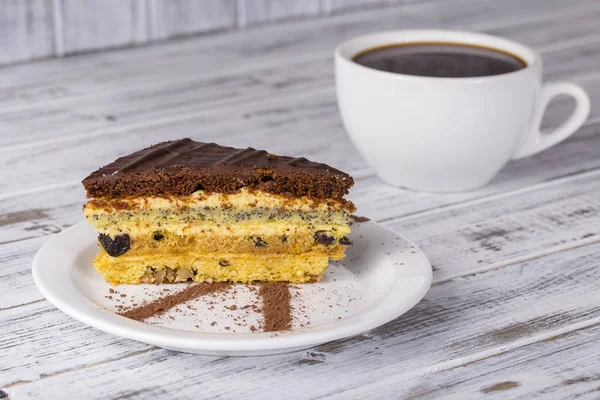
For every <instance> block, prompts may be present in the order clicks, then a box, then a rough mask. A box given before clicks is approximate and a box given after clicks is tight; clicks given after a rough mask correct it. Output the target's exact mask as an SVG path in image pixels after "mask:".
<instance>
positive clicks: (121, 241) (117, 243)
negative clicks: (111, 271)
mask: <svg viewBox="0 0 600 400" xmlns="http://www.w3.org/2000/svg"><path fill="white" fill-rule="evenodd" d="M98 241H99V242H100V244H101V245H102V247H104V250H106V252H107V253H108V255H109V256H111V257H118V256H120V255H122V254H124V253H125V252H127V250H129V248H130V247H131V240H130V239H129V235H128V234H126V233H124V234H122V235H117V236H115V238H114V239H111V237H110V236H108V235H105V234H104V233H101V234H100V235H99V236H98Z"/></svg>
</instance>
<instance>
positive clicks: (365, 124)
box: [335, 30, 590, 192]
mask: <svg viewBox="0 0 600 400" xmlns="http://www.w3.org/2000/svg"><path fill="white" fill-rule="evenodd" d="M419 42H437V43H452V44H457V43H463V44H470V45H476V46H484V47H487V48H492V49H498V50H500V51H502V52H508V53H510V54H513V55H516V56H517V57H518V58H521V59H522V60H524V61H525V62H526V63H527V66H526V67H525V68H523V69H520V70H517V71H515V72H510V73H506V74H501V75H494V76H485V77H473V78H435V77H423V76H413V75H403V74H397V73H390V72H385V71H380V70H376V69H372V68H368V67H365V66H362V65H359V64H357V63H356V62H354V61H352V59H353V57H354V56H356V55H357V54H358V53H361V52H363V51H365V50H368V49H372V48H375V47H379V46H385V45H392V44H402V43H419ZM335 74H336V87H337V99H338V104H339V108H340V112H341V115H342V120H343V122H344V125H345V127H346V130H347V131H348V134H349V135H350V138H351V140H352V142H353V143H354V145H355V146H356V147H357V149H358V150H359V152H360V153H361V155H362V156H363V157H364V158H365V159H366V161H367V162H368V163H369V164H370V165H371V166H372V167H373V168H374V170H375V172H376V173H377V175H378V176H379V177H380V178H381V179H382V180H384V181H385V182H388V183H390V184H392V185H394V186H402V187H406V188H409V189H414V190H422V191H432V192H457V191H463V190H469V189H474V188H477V187H481V186H483V185H485V184H487V183H488V182H489V181H490V180H491V179H492V178H493V177H494V176H495V175H496V173H497V172H498V171H499V170H500V169H501V168H502V167H503V166H504V165H505V164H506V163H507V162H508V161H509V160H511V159H517V158H522V157H527V156H530V155H532V154H535V153H538V152H540V151H542V150H545V149H547V148H549V147H551V146H554V145H555V144H557V143H559V142H561V141H562V140H564V139H566V138H567V137H569V136H570V135H572V134H573V133H574V132H575V131H576V130H577V129H578V128H579V127H580V126H581V125H582V124H583V123H584V121H585V119H586V118H587V116H588V114H589V110H590V101H589V98H588V96H587V94H586V93H585V92H584V91H583V89H581V88H580V87H579V86H577V85H575V84H573V83H568V82H551V83H544V84H543V83H542V58H541V57H540V55H539V54H538V53H536V52H535V51H533V50H532V49H530V48H528V47H526V46H524V45H522V44H519V43H516V42H513V41H510V40H506V39H503V38H500V37H494V36H489V35H483V34H478V33H468V32H455V31H442V30H406V31H394V32H381V33H373V34H370V35H366V36H361V37H357V38H354V39H351V40H348V41H347V42H345V43H343V44H341V45H340V46H338V48H337V49H336V50H335ZM559 94H566V95H569V96H572V97H573V98H574V99H575V101H576V103H577V104H576V108H575V110H574V112H573V113H572V115H571V116H570V117H569V118H568V119H567V120H566V121H565V122H563V123H562V124H561V125H560V126H558V127H556V128H554V129H552V130H551V131H549V132H542V131H541V128H540V123H541V120H542V116H543V114H544V111H545V109H546V106H547V105H548V103H549V102H550V100H551V99H552V98H554V97H555V96H557V95H559Z"/></svg>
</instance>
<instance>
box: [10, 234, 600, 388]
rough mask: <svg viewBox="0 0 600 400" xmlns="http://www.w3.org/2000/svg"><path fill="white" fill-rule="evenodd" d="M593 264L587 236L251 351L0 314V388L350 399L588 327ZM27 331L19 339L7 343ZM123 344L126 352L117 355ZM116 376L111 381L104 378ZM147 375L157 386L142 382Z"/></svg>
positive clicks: (57, 318)
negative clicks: (400, 304)
mask: <svg viewBox="0 0 600 400" xmlns="http://www.w3.org/2000/svg"><path fill="white" fill-rule="evenodd" d="M599 262H600V245H598V244H597V245H593V246H585V247H580V248H577V249H574V250H572V251H570V252H564V253H557V254H552V255H550V256H547V257H543V258H540V259H537V260H533V261H530V262H527V263H523V264H516V265H510V266H507V267H505V268H501V269H496V270H493V271H489V272H487V273H482V274H477V275H474V276H468V277H464V278H459V279H454V280H450V281H446V282H444V283H441V284H439V285H435V286H433V287H432V289H431V291H430V292H429V293H428V295H427V296H426V298H425V299H424V300H423V301H422V302H421V303H419V304H418V305H417V306H416V307H415V309H413V310H412V311H410V312H409V313H407V314H406V315H405V316H403V317H401V318H399V319H397V320H395V321H393V322H391V323H389V324H387V325H385V326H383V327H380V328H378V329H375V330H373V331H371V332H369V333H366V334H364V335H360V336H356V337H353V338H349V339H347V340H342V341H337V342H333V343H330V344H326V345H323V346H320V347H317V348H315V349H313V350H310V351H308V352H300V353H292V354H287V355H280V356H271V357H261V358H260V359H257V358H236V357H231V358H227V357H221V358H215V357H202V356H198V355H190V354H182V353H174V352H170V351H166V350H160V349H156V350H151V351H147V350H148V349H149V348H148V347H145V346H142V345H138V344H136V343H133V342H130V341H126V340H118V339H113V340H114V341H112V342H111V339H112V338H111V337H110V336H109V335H104V334H102V333H99V332H97V331H94V330H92V329H91V328H86V327H84V326H82V325H81V324H78V323H75V322H74V321H72V320H71V319H70V318H68V317H66V316H65V315H63V314H61V313H60V312H59V311H57V310H53V309H51V308H50V306H48V305H46V304H45V303H38V304H34V305H30V306H25V307H20V308H17V309H12V310H8V311H4V312H2V316H3V320H4V321H5V323H4V327H5V332H6V337H8V338H9V340H8V341H6V340H4V341H2V342H1V343H0V350H6V348H7V347H8V346H10V347H8V348H10V349H11V351H10V352H7V351H0V366H1V367H0V368H2V370H1V372H2V373H1V374H0V377H1V379H2V381H1V382H0V386H2V387H4V388H7V389H6V390H9V391H10V393H11V395H13V396H16V397H17V398H19V397H20V396H24V397H27V396H34V395H36V394H40V393H42V392H43V393H44V394H45V395H48V396H50V395H55V394H57V393H58V392H59V391H60V392H61V394H62V396H64V397H71V396H72V395H74V394H75V393H86V394H89V396H90V397H91V398H115V397H119V396H125V395H127V394H132V393H138V391H140V392H139V393H141V394H134V395H132V396H133V397H135V396H136V395H137V396H142V397H146V398H147V397H153V396H158V395H160V394H166V393H172V394H177V395H178V396H181V397H182V398H186V397H192V396H197V395H198V393H202V394H203V396H205V397H214V396H217V395H219V396H222V397H225V398H228V397H231V396H236V394H239V393H240V389H241V388H243V390H244V395H245V396H248V397H251V398H253V397H258V396H262V398H264V396H265V395H271V396H273V395H275V394H276V393H287V394H289V395H290V396H291V398H307V397H310V398H318V397H327V396H335V395H341V393H342V392H343V395H344V396H346V397H353V396H352V394H353V393H355V391H357V392H356V393H359V392H358V391H359V390H361V388H362V387H364V386H365V385H369V384H372V383H374V382H375V384H376V383H377V382H388V383H387V385H392V384H393V385H400V384H401V382H404V381H410V380H412V379H415V378H418V377H419V376H422V375H425V374H429V373H432V372H439V371H442V370H446V369H451V368H455V367H457V366H459V365H463V364H465V363H467V362H475V361H478V360H482V359H485V358H487V357H490V356H494V355H497V354H499V353H501V352H506V351H507V350H511V349H517V348H520V347H523V346H526V345H530V344H532V343H535V342H539V341H541V340H544V339H548V338H551V337H553V336H556V335H557V334H561V333H565V332H567V331H569V329H580V328H583V327H586V326H592V325H594V324H598V323H599V322H600V309H599V308H598V304H597V299H596V296H594V293H595V292H597V291H598V290H599V289H600V286H599V285H600V280H599V279H598V276H597V268H596V266H597V265H598V263H599ZM571 327H572V328H571ZM55 332H68V333H69V334H68V335H66V334H65V335H56V334H55ZM25 333H26V336H25V337H26V338H27V340H26V341H23V340H18V339H15V338H18V337H19V336H23V335H25ZM84 344H85V345H84ZM100 346H102V350H101V351H100V350H96V349H99V348H100ZM128 348H129V350H128ZM33 349H36V351H33ZM128 351H129V353H131V355H132V356H129V357H125V356H126V354H127V352H128ZM140 352H141V354H140ZM10 353H13V354H26V355H28V357H27V358H26V359H23V358H21V357H11V356H10ZM117 358H119V359H118V360H117V361H115V362H106V360H111V359H117ZM120 358H122V359H120ZM597 361H598V360H596V362H597ZM86 364H87V365H88V367H85V368H84V369H79V370H78V369H77V368H78V367H80V366H84V365H86ZM95 364H98V365H95ZM596 365H597V364H596ZM555 368H556V371H560V370H562V369H563V366H561V365H556V366H555ZM68 370H72V372H66V371H68ZM42 374H43V376H42ZM117 374H118V376H119V377H120V379H119V380H115V379H114V377H115V376H117ZM232 376H235V380H232V379H231V377H232ZM156 377H160V380H159V381H160V384H156V385H155V384H153V383H152V382H156V381H157V378H156ZM122 382H127V385H126V386H125V385H123V384H122ZM388 389H389V388H388ZM96 396H97V397H96Z"/></svg>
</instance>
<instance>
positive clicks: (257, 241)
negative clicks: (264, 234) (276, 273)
mask: <svg viewBox="0 0 600 400" xmlns="http://www.w3.org/2000/svg"><path fill="white" fill-rule="evenodd" d="M252 240H253V241H254V246H256V247H262V248H265V247H269V243H267V242H265V241H264V240H263V239H262V238H261V237H260V236H252Z"/></svg>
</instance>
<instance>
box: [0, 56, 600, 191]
mask: <svg viewBox="0 0 600 400" xmlns="http://www.w3.org/2000/svg"><path fill="white" fill-rule="evenodd" d="M587 46H588V45H586V46H585V47H586V48H587ZM582 51H583V50H581V49H580V48H578V47H575V48H568V49H563V50H560V51H557V52H556V53H560V56H558V57H563V56H562V53H563V52H568V53H572V54H580V53H581V52H582ZM553 56H556V54H555V53H549V54H548V57H547V58H548V59H550V60H551V59H552V58H553ZM565 63H567V61H565ZM313 64H314V63H313ZM576 65H577V64H575V65H572V66H571V68H577V67H576ZM584 68H585V69H587V66H585V67H584ZM562 69H563V70H565V69H567V67H565V66H562ZM297 71H303V68H302V66H297ZM552 71H553V70H552V68H551V67H549V68H548V72H549V73H548V75H549V76H550V77H552V76H554V75H553V73H552ZM328 72H329V76H330V74H331V72H330V71H328V69H326V68H323V70H322V74H327V73H328ZM299 73H300V72H299ZM311 76H312V75H304V76H303V78H302V79H299V80H298V81H296V82H294V81H292V82H294V83H293V84H296V85H298V87H300V86H302V85H304V84H305V82H306V81H305V79H306V80H308V82H310V79H311ZM319 76H320V74H316V77H319ZM592 77H594V76H592ZM312 78H315V76H312ZM255 79H258V83H255V84H254V88H255V89H256V91H260V89H259V88H262V90H264V91H265V92H266V94H265V96H267V97H270V96H269V95H268V91H269V90H271V89H272V86H277V85H278V84H279V83H281V84H284V85H285V83H286V77H285V76H280V75H278V74H277V73H275V71H269V70H266V71H263V75H258V76H256V77H255V76H250V77H245V76H241V77H239V81H241V82H246V81H247V82H253V80H255ZM239 81H237V82H236V81H233V83H232V84H231V85H230V86H228V87H229V88H230V90H231V91H233V92H234V93H235V92H236V87H237V86H238V85H239ZM226 82H232V81H231V80H226ZM208 85H209V86H210V83H209V84H208ZM206 86H207V85H206V84H200V86H199V88H198V89H197V90H194V91H192V95H191V96H192V98H186V97H185V93H186V91H185V89H183V88H182V89H181V90H175V91H173V92H170V93H169V92H166V93H165V92H163V91H159V93H163V95H162V96H159V97H160V98H162V99H165V98H166V97H171V98H172V99H173V102H175V104H187V103H191V102H193V98H194V97H195V96H197V95H200V96H204V91H203V90H202V88H205V87H206ZM220 86H221V87H223V86H227V84H221V85H220ZM598 89H599V90H598V91H596V90H593V91H592V90H590V92H591V94H592V96H596V94H597V93H598V94H600V88H598ZM131 96H135V95H133V94H127V95H126V98H127V99H130V98H131ZM221 96H225V98H227V97H228V94H221ZM330 96H331V97H330V99H331V100H330V101H329V104H330V105H329V106H328V111H329V112H327V113H325V110H321V109H319V110H318V113H319V114H320V120H321V121H323V122H324V124H325V126H322V125H321V126H319V125H317V124H316V122H317V121H316V120H315V119H312V118H311V119H310V120H306V121H300V123H298V124H296V125H294V124H293V123H291V122H290V123H289V124H287V125H286V128H285V130H283V128H282V127H281V126H276V127H274V126H269V127H267V129H266V131H268V130H269V129H270V130H275V131H276V132H277V138H279V139H280V138H281V135H282V134H285V135H289V137H292V138H293V137H296V136H298V135H299V134H300V135H302V134H304V132H305V131H306V130H307V129H310V130H314V131H313V134H314V135H315V136H316V137H318V138H320V139H321V140H325V139H330V142H329V146H330V147H329V149H331V145H332V143H333V142H334V140H335V143H336V145H339V146H342V148H344V149H348V151H349V153H345V154H344V153H341V152H340V151H341V149H340V150H339V151H338V152H337V153H335V154H331V156H336V159H339V163H340V164H336V162H338V161H337V160H334V159H333V157H330V158H324V159H323V160H324V161H330V162H333V164H334V166H336V167H341V168H345V169H349V170H352V169H353V168H352V167H353V166H354V169H357V168H363V167H364V166H366V164H364V162H363V161H362V160H360V159H359V158H357V157H356V158H355V157H352V158H348V157H347V156H348V155H352V154H356V151H355V150H354V149H353V148H352V146H351V144H350V142H349V140H348V139H347V137H346V135H345V133H344V130H343V128H342V126H341V123H340V122H339V115H338V112H337V108H336V106H335V99H334V97H333V93H330ZM142 98H143V96H142ZM140 101H142V100H141V99H140ZM163 101H164V100H163ZM205 101H215V100H214V99H213V98H212V97H211V96H209V98H206V97H205ZM268 101H270V102H271V103H273V102H274V101H277V102H281V101H282V99H277V100H268ZM305 101H310V100H308V99H305ZM113 103H114V102H113ZM255 103H256V104H259V103H258V102H255ZM105 104H106V105H107V106H109V107H110V106H111V105H112V103H111V102H107V103H105ZM256 104H255V105H256ZM73 106H74V107H78V108H79V110H77V111H75V110H69V111H68V112H67V113H66V114H67V115H70V114H71V113H73V112H75V113H76V114H77V115H80V116H81V119H84V120H85V119H86V118H87V116H91V119H96V120H97V121H98V123H100V124H102V125H103V126H106V125H111V124H113V122H114V121H113V120H114V119H115V118H118V117H117V116H116V115H114V114H112V113H110V111H109V110H106V109H105V110H103V112H101V113H98V112H96V114H94V113H90V112H89V111H88V110H86V109H85V107H86V104H85V102H81V103H78V104H76V105H75V104H74V105H73ZM269 106H270V107H272V104H270V105H269ZM96 107H97V106H96ZM138 107H139V106H138ZM140 108H142V109H146V112H148V113H150V114H152V113H153V112H158V111H160V112H161V113H163V114H164V113H168V108H169V107H165V108H163V107H157V106H155V108H154V109H150V110H148V109H147V108H145V107H140ZM157 108H158V109H157ZM243 108H244V107H242V109H243ZM599 109H600V108H599ZM238 110H240V108H238ZM47 111H48V110H46V111H44V112H47ZM219 111H220V112H221V114H222V115H223V117H222V118H218V119H222V123H223V124H225V125H228V127H224V126H222V124H221V129H223V128H225V129H227V131H233V130H236V129H237V131H238V132H235V133H232V135H230V136H229V139H232V138H234V137H235V135H241V134H242V133H243V135H241V136H243V137H244V138H245V139H246V140H244V141H241V142H236V141H228V142H227V144H232V145H234V146H235V145H237V146H240V145H245V144H247V145H252V146H254V147H261V145H260V142H259V141H258V140H259V138H260V136H262V135H263V133H261V134H260V135H256V136H254V137H251V136H250V135H249V133H250V132H252V127H251V126H250V124H249V123H248V122H247V121H245V118H244V116H245V115H247V113H240V114H238V115H237V116H236V115H233V116H231V115H230V114H232V109H225V108H224V109H219ZM290 111H291V110H290V109H289V108H286V107H277V108H276V109H275V113H284V114H285V113H288V116H289V118H291V121H298V116H297V115H294V114H292V113H290ZM121 112H124V111H121ZM138 112H139V111H138ZM595 112H596V111H595V108H594V110H593V111H592V114H593V115H594V114H595ZM63 114H64V113H63ZM198 114H200V113H198ZM25 115H27V113H26V112H23V113H18V114H16V115H13V116H12V117H13V120H25V119H24V118H23V117H24V116H25ZM51 115H54V114H53V113H51ZM161 115H162V114H161ZM213 116H214V113H213ZM232 117H234V118H235V117H237V119H234V118H232ZM163 118H164V117H163ZM187 118H189V119H185V120H184V121H178V120H177V119H178V118H173V120H170V121H168V122H170V124H171V126H170V127H167V129H166V130H167V131H168V132H167V134H166V135H165V134H164V133H163V129H162V127H161V126H157V127H152V128H150V127H149V126H142V127H141V128H137V129H132V130H131V131H130V132H136V131H137V132H136V133H135V135H136V136H143V140H142V141H141V142H140V141H138V140H137V139H136V138H135V137H134V134H130V135H126V136H124V135H123V134H122V133H123V132H127V131H128V130H127V129H125V130H119V131H117V132H114V131H112V132H111V131H110V130H109V131H108V132H111V133H110V134H107V135H102V136H98V137H90V138H89V139H88V137H87V136H88V135H85V137H86V139H82V137H81V136H80V137H79V138H77V140H72V141H66V142H55V141H52V143H47V142H46V143H38V147H39V148H38V149H35V147H36V146H32V147H23V148H18V149H15V150H14V151H12V152H11V154H10V155H7V156H6V157H5V159H4V160H3V161H0V163H2V162H5V163H6V165H7V166H10V168H19V171H20V174H21V179H19V180H13V179H11V178H10V176H5V177H4V179H3V177H0V186H3V187H4V188H5V194H6V193H10V192H16V191H19V190H23V189H25V188H29V187H32V186H34V184H33V182H38V181H39V179H40V176H39V171H38V168H37V166H36V164H37V163H38V162H39V163H43V164H44V165H52V167H53V169H52V170H49V171H47V174H48V175H47V176H45V177H44V182H45V183H46V184H53V183H56V182H58V181H59V180H60V181H63V182H64V181H65V180H75V179H79V178H83V177H84V176H85V175H86V174H87V173H88V172H89V171H91V170H94V169H95V168H96V167H97V166H98V165H103V164H106V163H108V162H110V161H112V160H113V159H114V158H116V157H117V156H118V155H122V154H124V153H126V152H130V151H133V150H136V149H138V148H139V147H140V146H142V145H149V144H152V143H155V142H159V141H163V140H167V139H168V138H180V137H184V136H187V135H190V134H192V136H193V137H194V138H198V139H201V140H205V141H206V140H212V141H221V142H223V140H219V139H220V137H221V136H222V135H223V131H222V130H220V129H219V125H215V124H211V125H210V128H207V132H206V133H205V134H203V135H198V134H197V132H199V131H201V126H202V120H206V116H202V115H201V114H200V115H196V113H193V114H191V115H189V116H188V117H187ZM3 119H4V122H3V124H4V123H5V124H10V122H11V118H10V117H9V116H5V118H3ZM288 120H289V119H288ZM234 121H237V122H238V123H237V127H236V128H233V127H232V124H233V122H234ZM40 122H41V121H36V125H37V126H39V124H40ZM159 122H160V123H161V125H163V124H165V123H166V121H164V119H163V120H159ZM251 122H252V121H250V123H251ZM332 125H333V126H335V125H337V126H338V127H339V128H338V129H336V130H335V132H334V133H333V134H330V135H329V136H328V137H324V136H322V135H320V134H319V133H318V132H316V131H317V130H318V131H321V133H322V132H323V131H324V130H327V129H328V128H331V127H332ZM43 126H46V127H48V128H49V127H51V126H52V124H51V123H49V122H48V121H44V123H43ZM9 127H10V125H8V127H5V128H4V129H5V130H6V131H9V130H10V128H9ZM38 129H39V128H38ZM209 130H210V131H209ZM242 130H243V131H242ZM48 132H53V133H56V131H55V130H53V129H48ZM282 132H284V133H282ZM308 134H310V132H309V133H308ZM7 136H8V135H7ZM114 136H118V138H117V139H116V140H112V139H111V140H110V141H109V140H108V138H109V137H114ZM238 137H239V136H238ZM298 137H302V136H298ZM82 142H83V143H85V145H81V146H80V145H79V143H82ZM276 142H278V141H274V142H272V141H265V142H264V143H269V144H270V146H265V145H263V146H262V147H273V145H272V144H271V143H276ZM224 144H225V143H224ZM47 146H51V148H53V151H52V152H47V151H45V149H46V147H47ZM86 146H87V147H88V148H87V149H86ZM98 146H101V147H102V148H103V149H104V152H103V153H101V154H100V153H98V152H97V151H95V149H97V148H98ZM292 147H295V146H292ZM311 147H312V148H308V149H307V148H302V149H298V150H296V151H297V152H299V151H300V150H305V152H307V154H308V155H311V154H313V153H314V152H315V151H316V150H317V149H320V148H321V147H313V146H311ZM42 150H43V151H42ZM275 150H281V148H275V149H273V151H275ZM320 151H322V152H323V153H330V152H329V151H328V150H327V151H323V150H322V149H321V150H320ZM67 153H68V154H72V155H70V156H68V157H67V156H65V155H66V154H67ZM294 154H297V153H294ZM38 157H39V158H38ZM78 159H82V161H87V164H86V163H85V162H82V163H81V164H79V163H77V162H76V160H78ZM38 160H39V161H38ZM357 160H358V161H357ZM94 162H96V164H94ZM73 165H77V168H73ZM0 167H1V164H0Z"/></svg>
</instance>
